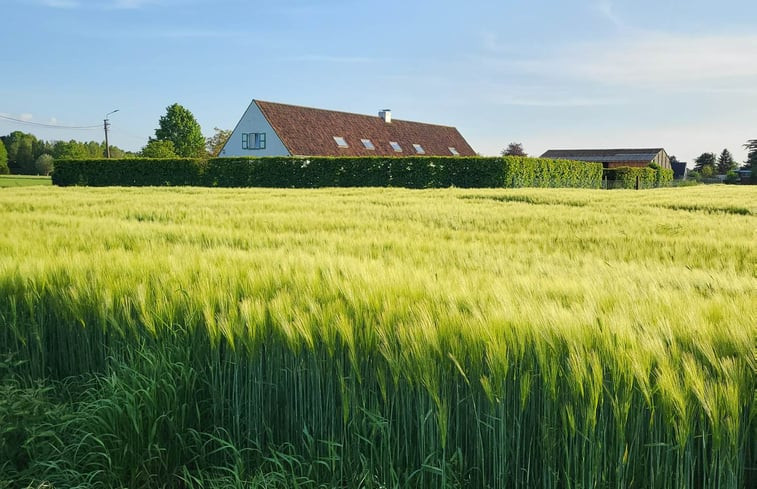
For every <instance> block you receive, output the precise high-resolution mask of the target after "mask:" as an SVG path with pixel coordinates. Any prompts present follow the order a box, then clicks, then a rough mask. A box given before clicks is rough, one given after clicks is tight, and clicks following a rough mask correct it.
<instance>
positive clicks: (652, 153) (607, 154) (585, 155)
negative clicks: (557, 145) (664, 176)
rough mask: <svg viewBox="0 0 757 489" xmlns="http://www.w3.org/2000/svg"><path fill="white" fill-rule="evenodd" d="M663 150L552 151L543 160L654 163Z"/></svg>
mask: <svg viewBox="0 0 757 489" xmlns="http://www.w3.org/2000/svg"><path fill="white" fill-rule="evenodd" d="M660 151H664V149H663V148H641V149H550V150H549V151H547V152H546V153H544V154H543V155H541V157H542V158H552V159H561V160H578V161H600V162H602V163H613V162H635V161H644V162H649V161H652V160H653V159H654V158H655V157H656V156H657V155H658V154H660Z"/></svg>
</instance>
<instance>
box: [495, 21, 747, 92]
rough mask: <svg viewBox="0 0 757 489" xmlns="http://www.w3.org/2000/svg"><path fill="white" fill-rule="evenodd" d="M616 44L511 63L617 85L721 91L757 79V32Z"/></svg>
mask: <svg viewBox="0 0 757 489" xmlns="http://www.w3.org/2000/svg"><path fill="white" fill-rule="evenodd" d="M638 37H639V38H638V39H636V38H635V39H630V40H622V41H617V42H602V43H582V44H574V45H572V46H568V47H566V48H563V49H562V50H560V52H558V53H554V54H552V55H550V56H547V57H543V58H541V59H533V60H525V61H514V62H508V64H509V65H510V67H511V68H514V69H518V70H520V71H522V72H527V73H531V74H538V75H542V76H544V75H547V76H549V77H554V76H566V75H567V76H571V77H573V78H578V79H581V80H584V81H590V82H596V83H601V84H613V85H636V86H638V85H645V86H660V87H666V88H670V87H676V88H688V89H690V88H692V87H694V86H697V87H701V88H707V87H708V84H710V83H712V82H714V81H719V82H724V81H729V82H731V83H727V84H726V86H723V85H722V83H721V85H720V87H719V88H721V89H731V90H733V89H738V88H744V87H749V86H753V85H754V83H755V81H757V63H750V62H749V61H750V60H753V59H757V35H754V34H749V35H721V36H700V37H695V36H674V35H662V34H647V35H645V36H638Z"/></svg>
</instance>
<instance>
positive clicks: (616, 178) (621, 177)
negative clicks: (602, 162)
mask: <svg viewBox="0 0 757 489" xmlns="http://www.w3.org/2000/svg"><path fill="white" fill-rule="evenodd" d="M604 176H605V178H606V179H607V187H608V188H636V182H637V179H638V187H639V188H655V187H668V186H670V185H671V182H672V181H673V170H671V169H668V168H660V167H657V168H653V167H643V168H640V167H629V166H621V167H618V168H608V169H606V170H604Z"/></svg>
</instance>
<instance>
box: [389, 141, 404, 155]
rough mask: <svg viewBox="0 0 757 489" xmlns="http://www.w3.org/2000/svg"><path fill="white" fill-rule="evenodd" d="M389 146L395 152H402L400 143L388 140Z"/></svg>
mask: <svg viewBox="0 0 757 489" xmlns="http://www.w3.org/2000/svg"><path fill="white" fill-rule="evenodd" d="M389 146H391V147H392V149H393V150H394V151H395V152H396V153H402V146H400V143H398V142H397V141H389Z"/></svg>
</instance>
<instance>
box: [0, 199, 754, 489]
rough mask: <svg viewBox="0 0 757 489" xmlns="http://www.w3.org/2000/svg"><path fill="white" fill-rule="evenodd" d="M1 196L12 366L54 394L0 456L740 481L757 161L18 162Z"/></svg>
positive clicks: (366, 472) (324, 471)
mask: <svg viewBox="0 0 757 489" xmlns="http://www.w3.org/2000/svg"><path fill="white" fill-rule="evenodd" d="M0 206H2V208H3V209H4V212H3V213H2V214H0V226H2V227H3V229H5V230H7V232H6V233H4V234H2V235H0V290H2V294H0V322H1V323H2V326H3V327H2V328H0V353H3V352H7V353H8V354H10V355H11V356H12V357H13V358H14V363H13V367H7V370H8V371H9V372H11V374H12V376H11V377H9V378H13V379H16V380H13V381H7V382H6V385H9V386H11V387H8V388H9V389H22V388H26V389H29V388H31V387H25V386H28V385H30V384H29V383H33V379H44V385H45V386H47V387H46V389H50V391H48V390H44V391H43V393H44V396H47V397H49V403H50V404H52V406H53V407H52V408H50V409H53V408H54V409H60V410H61V413H63V414H62V415H61V416H57V417H56V416H50V418H56V419H57V418H61V419H62V421H54V420H53V419H47V418H45V417H44V416H42V415H39V416H41V417H42V418H43V419H42V420H41V421H39V424H40V426H41V428H40V429H39V430H36V431H35V430H32V429H31V428H27V429H28V430H29V433H27V434H26V435H23V433H22V435H23V436H26V442H25V443H24V445H23V446H24V447H26V448H24V450H26V452H24V453H22V454H21V455H23V456H22V457H21V458H20V459H19V460H24V461H25V462H24V463H25V464H26V465H24V464H22V463H18V464H16V465H14V467H13V470H14V471H15V472H12V470H11V469H10V468H5V469H3V467H2V466H0V481H2V480H4V479H8V478H11V479H13V480H18V481H20V482H21V483H23V484H29V483H32V482H35V481H34V480H30V479H28V477H29V474H34V477H38V478H44V480H46V481H51V482H54V483H56V484H57V485H56V487H57V486H60V487H67V486H72V485H81V486H87V485H89V486H92V487H97V486H98V485H99V486H102V487H108V486H121V485H124V486H129V487H136V486H141V487H163V486H166V487H186V486H192V487H212V486H214V485H217V486H219V487H220V486H227V487H228V486H231V487H298V486H299V487H508V488H509V487H543V488H562V487H582V488H585V487H613V488H615V487H618V488H621V487H623V488H633V487H659V488H690V487H697V488H699V487H713V488H714V487H751V483H752V482H753V481H754V470H755V463H754V460H755V457H756V456H757V449H756V448H755V446H754V440H755V439H757V436H755V435H756V434H757V433H756V431H755V430H756V426H757V425H756V423H755V419H756V416H755V415H756V414H757V401H756V400H755V387H756V384H755V368H756V364H755V361H756V358H755V353H756V351H755V345H756V344H757V323H756V322H755V319H754V318H755V302H754V290H757V269H756V268H755V263H757V247H756V246H755V229H756V223H757V217H755V215H756V213H757V189H755V188H752V187H726V186H719V187H704V186H700V187H690V188H682V189H658V190H649V191H642V192H636V191H624V190H618V191H612V192H607V191H592V190H554V189H519V190H455V189H446V190H428V191H408V190H400V189H360V190H357V189H324V190H285V189H284V190H282V189H279V190H256V189H246V190H220V189H201V188H172V189H168V188H161V189H147V188H145V189H134V188H119V189H113V188H104V189H88V188H69V189H61V188H44V189H43V188H25V189H12V190H8V191H6V192H3V193H2V194H0ZM8 365H10V363H8ZM1 373H2V369H1V368H0V374H1ZM11 374H9V375H11ZM0 378H2V375H0ZM24 392H26V394H25V397H24V398H25V399H29V398H32V399H37V398H38V397H39V396H42V394H40V391H38V390H32V391H31V392H29V391H24ZM40 402H41V401H40ZM28 404H33V403H32V402H31V401H29V403H28ZM45 405H46V406H47V405H48V404H45ZM8 409H10V408H8ZM24 409H26V408H24ZM34 411H35V412H37V413H46V412H48V411H47V408H45V409H42V408H39V409H35V410H34ZM1 413H2V404H0V415H1ZM77 413H79V414H78V415H77ZM10 419H17V418H10ZM43 428H44V429H43ZM14 433H17V432H16V431H14ZM50 433H53V434H55V436H54V437H53V436H52V435H50ZM45 437H48V438H45ZM50 437H52V441H51V440H50V439H49V438H50ZM35 440H36V442H35ZM47 446H50V447H53V448H52V449H50V450H47V451H46V450H44V449H42V448H40V447H47ZM0 448H1V447H0ZM16 455H18V454H16ZM15 459H17V457H16V458H14V460H15ZM3 470H5V473H4V472H3ZM6 474H16V475H12V476H8V475H6ZM750 478H751V479H750ZM0 484H1V483H0Z"/></svg>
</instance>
